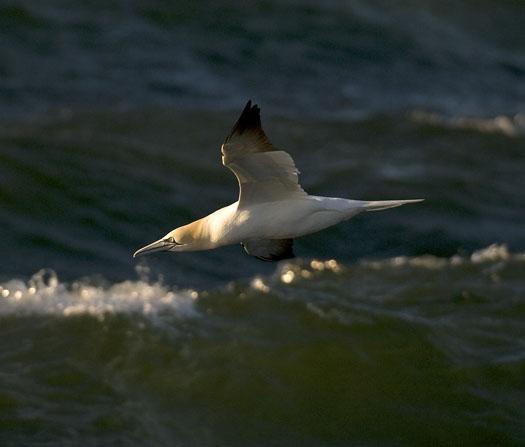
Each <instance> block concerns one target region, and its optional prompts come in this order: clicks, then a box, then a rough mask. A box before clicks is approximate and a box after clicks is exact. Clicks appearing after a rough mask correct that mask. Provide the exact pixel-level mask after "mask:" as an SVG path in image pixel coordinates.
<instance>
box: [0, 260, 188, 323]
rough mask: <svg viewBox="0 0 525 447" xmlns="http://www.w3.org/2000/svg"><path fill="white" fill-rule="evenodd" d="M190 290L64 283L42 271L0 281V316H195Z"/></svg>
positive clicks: (131, 283)
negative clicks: (24, 278) (0, 282)
mask: <svg viewBox="0 0 525 447" xmlns="http://www.w3.org/2000/svg"><path fill="white" fill-rule="evenodd" d="M196 298H198V293H197V292H196V291H193V290H186V291H176V290H173V289H170V288H168V287H166V286H165V285H162V284H161V283H149V282H147V281H145V280H138V281H124V282H121V283H117V284H113V285H110V286H107V287H101V286H95V285H90V284H88V283H87V282H82V281H79V282H74V283H72V284H66V283H63V282H60V281H59V280H58V278H57V276H56V274H55V273H54V272H52V271H49V270H41V271H39V272H38V273H37V274H35V275H34V276H33V277H32V278H31V279H30V280H29V281H27V282H25V281H21V280H16V279H13V280H10V281H7V282H5V283H2V284H0V315H23V314H47V315H57V316H63V317H70V316H74V315H83V314H87V315H92V316H96V317H98V318H104V316H105V315H107V314H117V313H124V314H126V313H128V314H130V313H133V314H142V315H145V316H156V315H159V314H161V313H165V312H167V311H168V312H170V313H171V314H174V315H176V316H181V317H189V316H196V315H197V311H196V310H195V307H194V301H195V299H196Z"/></svg>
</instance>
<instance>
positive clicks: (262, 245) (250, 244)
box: [241, 239, 295, 261]
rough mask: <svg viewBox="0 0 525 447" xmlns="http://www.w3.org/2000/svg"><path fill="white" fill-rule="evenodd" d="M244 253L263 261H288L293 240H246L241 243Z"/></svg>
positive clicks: (292, 255) (292, 254)
mask: <svg viewBox="0 0 525 447" xmlns="http://www.w3.org/2000/svg"><path fill="white" fill-rule="evenodd" d="M241 245H242V246H243V247H244V251H246V253H248V254H249V255H250V256H255V257H256V258H259V259H262V260H263V261H279V260H281V259H290V258H293V257H294V256H295V255H294V253H293V239H248V240H246V241H243V242H241Z"/></svg>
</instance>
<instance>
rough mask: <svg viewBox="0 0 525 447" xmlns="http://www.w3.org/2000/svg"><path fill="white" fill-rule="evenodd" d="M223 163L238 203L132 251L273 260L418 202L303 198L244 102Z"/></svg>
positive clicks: (287, 160)
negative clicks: (366, 217) (317, 237)
mask: <svg viewBox="0 0 525 447" xmlns="http://www.w3.org/2000/svg"><path fill="white" fill-rule="evenodd" d="M221 153H222V164H223V165H224V166H226V167H228V168H229V169H231V170H232V171H233V173H234V174H235V176H236V177H237V180H238V182H239V199H238V200H237V201H236V202H235V203H232V204H231V205H229V206H226V207H224V208H221V209H219V210H217V211H215V212H213V213H211V214H210V215H208V216H206V217H203V218H202V219H199V220H196V221H195V222H192V223H190V224H188V225H184V226H182V227H179V228H176V229H175V230H173V231H170V232H169V233H168V234H166V236H164V237H163V238H161V239H159V240H158V241H156V242H153V243H151V244H149V245H146V246H145V247H143V248H141V249H140V250H137V251H136V252H135V254H134V255H133V257H135V256H139V255H144V254H147V253H153V252H156V251H197V250H209V249H212V248H217V247H221V246H224V245H231V244H238V243H240V244H241V245H242V246H243V247H244V250H245V251H246V252H247V253H248V254H249V255H251V256H255V257H256V258H259V259H262V260H265V261H277V260H280V259H287V258H292V257H293V256H294V254H293V250H292V246H293V239H294V238H297V237H299V236H304V235H306V234H310V233H315V232H317V231H319V230H323V229H325V228H327V227H330V226H332V225H335V224H337V223H339V222H342V221H344V220H348V219H350V218H351V217H353V216H355V215H356V214H359V213H361V212H362V211H378V210H384V209H387V208H394V207H396V206H400V205H404V204H405V203H414V202H420V201H422V200H423V199H413V200H381V201H372V202H368V201H362V200H350V199H340V198H334V197H319V196H311V195H309V194H307V193H306V192H305V191H304V190H303V188H301V185H300V184H299V178H298V174H299V171H298V170H297V168H296V167H295V164H294V161H293V159H292V157H291V156H290V155H289V154H288V153H287V152H284V151H282V150H279V149H277V148H275V147H274V146H272V144H271V143H270V141H269V140H268V138H267V137H266V134H265V133H264V131H263V129H262V127H261V118H260V109H259V107H258V106H257V105H253V106H252V102H251V101H248V103H247V104H246V106H245V107H244V110H243V111H242V113H241V116H240V117H239V119H238V121H237V122H236V123H235V125H234V126H233V129H232V131H231V133H230V134H229V135H228V137H227V138H226V140H225V141H224V144H223V145H222V147H221Z"/></svg>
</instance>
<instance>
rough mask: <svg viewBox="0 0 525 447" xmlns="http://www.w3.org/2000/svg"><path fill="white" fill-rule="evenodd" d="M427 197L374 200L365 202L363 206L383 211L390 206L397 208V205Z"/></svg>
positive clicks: (419, 200) (371, 209) (366, 209)
mask: <svg viewBox="0 0 525 447" xmlns="http://www.w3.org/2000/svg"><path fill="white" fill-rule="evenodd" d="M423 200H425V199H410V200H375V201H372V202H364V204H363V207H364V209H365V211H381V210H387V209H388V208H395V207H396V206H401V205H405V204H407V203H417V202H422V201H423Z"/></svg>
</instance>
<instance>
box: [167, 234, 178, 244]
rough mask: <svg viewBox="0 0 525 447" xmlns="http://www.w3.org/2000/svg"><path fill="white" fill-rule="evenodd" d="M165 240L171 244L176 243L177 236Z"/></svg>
mask: <svg viewBox="0 0 525 447" xmlns="http://www.w3.org/2000/svg"><path fill="white" fill-rule="evenodd" d="M164 242H168V243H169V244H176V243H177V242H176V241H175V238H174V237H173V236H170V237H167V238H166V239H164Z"/></svg>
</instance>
